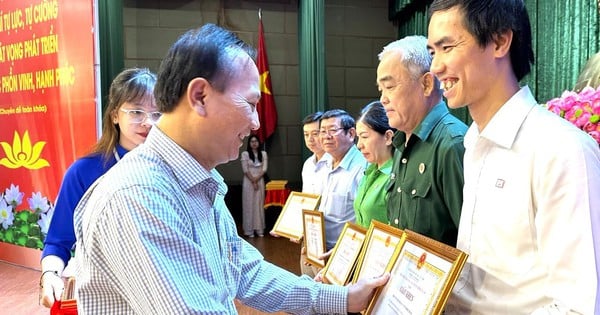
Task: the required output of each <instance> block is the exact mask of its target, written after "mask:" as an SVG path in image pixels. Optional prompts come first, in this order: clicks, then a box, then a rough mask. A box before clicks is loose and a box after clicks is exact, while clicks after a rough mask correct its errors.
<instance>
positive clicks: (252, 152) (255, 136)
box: [246, 135, 262, 162]
mask: <svg viewBox="0 0 600 315" xmlns="http://www.w3.org/2000/svg"><path fill="white" fill-rule="evenodd" d="M252 139H256V141H258V156H254V151H252V147H250V141H252ZM260 144H261V143H260V138H258V136H257V135H250V137H248V144H246V151H247V152H248V156H250V159H251V160H252V161H253V162H256V159H257V158H258V161H259V162H262V152H261V150H260Z"/></svg>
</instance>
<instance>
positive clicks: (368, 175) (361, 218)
mask: <svg viewBox="0 0 600 315" xmlns="http://www.w3.org/2000/svg"><path fill="white" fill-rule="evenodd" d="M391 171H392V159H389V160H387V161H386V162H385V163H383V165H381V168H378V167H377V164H375V163H374V164H370V165H369V166H368V167H367V169H366V170H365V176H363V178H362V179H361V180H360V184H358V190H357V191H356V198H355V199H354V214H355V215H356V224H358V225H360V226H362V227H365V228H369V225H370V224H371V220H373V219H375V220H377V221H381V222H383V223H387V222H388V219H387V204H386V201H385V195H386V193H387V192H386V187H387V186H386V185H387V182H388V180H389V179H390V173H391Z"/></svg>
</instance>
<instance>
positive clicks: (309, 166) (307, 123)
mask: <svg viewBox="0 0 600 315" xmlns="http://www.w3.org/2000/svg"><path fill="white" fill-rule="evenodd" d="M322 115H323V113H322V112H315V113H312V114H310V115H308V116H306V117H305V118H304V119H303V120H302V131H303V133H304V144H305V145H306V147H307V148H308V150H310V152H312V153H313V154H312V155H311V156H310V157H308V158H307V159H306V161H304V165H303V166H302V192H303V193H307V194H315V195H320V194H321V192H322V191H323V184H324V179H325V177H324V176H323V174H324V172H323V171H324V170H325V169H326V167H327V162H328V161H329V160H330V157H329V155H328V154H326V153H325V150H323V147H322V146H321V141H320V140H319V120H320V119H321V116H322Z"/></svg>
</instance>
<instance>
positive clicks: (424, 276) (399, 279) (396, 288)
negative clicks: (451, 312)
mask: <svg viewBox="0 0 600 315" xmlns="http://www.w3.org/2000/svg"><path fill="white" fill-rule="evenodd" d="M405 235H406V239H405V241H404V242H403V244H402V246H400V247H398V250H397V251H396V253H394V257H393V258H392V260H391V261H390V263H389V265H388V267H387V268H386V270H387V271H389V272H390V274H391V277H390V279H389V281H388V283H387V284H386V285H385V286H383V287H380V288H378V289H377V290H376V291H375V295H374V297H373V299H372V300H371V302H370V303H369V306H368V308H367V311H366V314H440V313H441V312H442V310H443V309H444V306H445V305H446V301H447V300H448V296H449V295H450V292H451V291H452V288H453V287H454V284H455V283H456V280H457V279H458V276H459V274H460V271H461V270H462V268H463V266H464V264H465V261H466V260H467V254H465V253H464V252H462V251H460V250H458V249H456V248H454V247H451V246H448V245H446V244H443V243H440V242H438V241H436V240H433V239H431V238H428V237H425V236H423V235H420V234H417V233H415V232H412V231H409V230H406V231H405Z"/></svg>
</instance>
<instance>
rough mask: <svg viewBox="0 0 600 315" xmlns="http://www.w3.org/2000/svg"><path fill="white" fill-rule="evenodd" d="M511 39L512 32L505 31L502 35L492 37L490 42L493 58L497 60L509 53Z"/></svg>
mask: <svg viewBox="0 0 600 315" xmlns="http://www.w3.org/2000/svg"><path fill="white" fill-rule="evenodd" d="M512 38H513V31H512V30H507V31H505V32H504V33H501V34H496V35H494V36H492V42H493V43H494V56H496V57H498V58H500V57H504V56H507V55H508V54H509V52H510V45H511V44H512Z"/></svg>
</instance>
